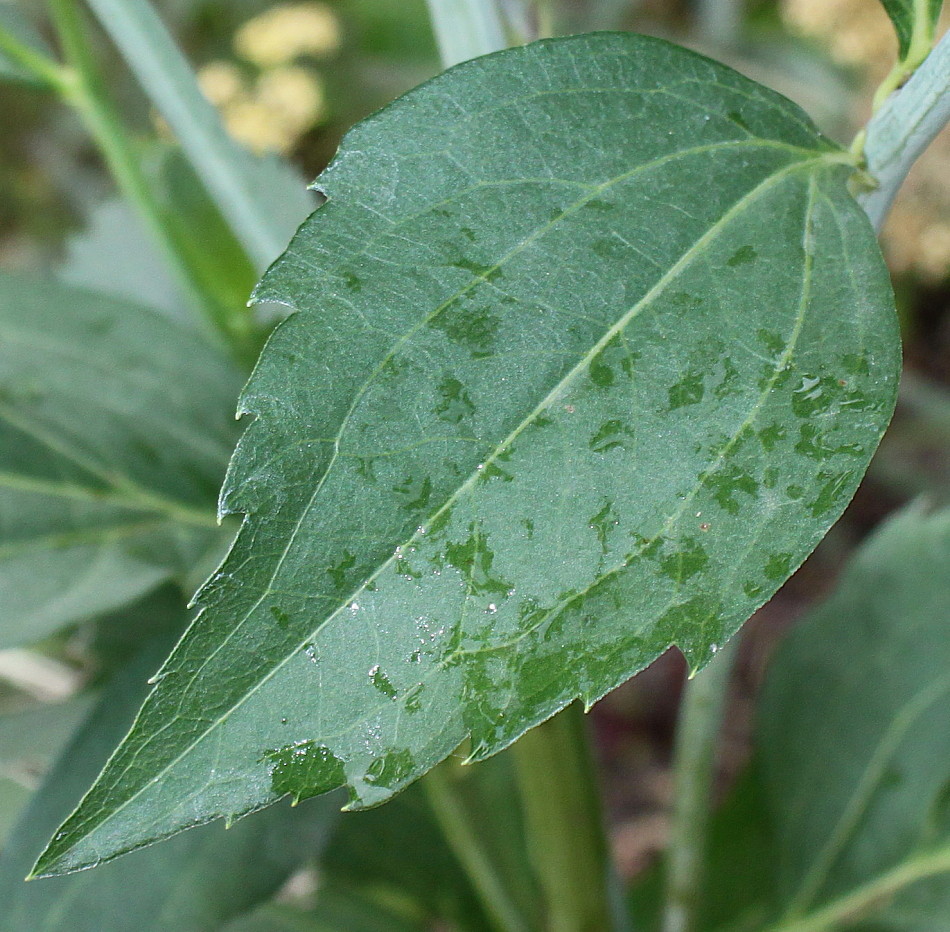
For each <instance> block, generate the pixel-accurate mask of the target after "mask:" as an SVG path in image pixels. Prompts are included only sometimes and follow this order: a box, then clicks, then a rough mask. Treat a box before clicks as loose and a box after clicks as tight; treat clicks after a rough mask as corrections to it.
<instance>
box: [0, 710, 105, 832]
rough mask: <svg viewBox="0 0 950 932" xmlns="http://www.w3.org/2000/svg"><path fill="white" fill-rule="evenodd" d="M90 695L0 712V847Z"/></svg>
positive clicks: (66, 737) (75, 724) (82, 711)
mask: <svg viewBox="0 0 950 932" xmlns="http://www.w3.org/2000/svg"><path fill="white" fill-rule="evenodd" d="M92 701H93V697H92V696H91V695H88V694H86V695H82V696H77V697H75V698H72V699H67V700H64V701H62V702H54V703H49V704H39V705H34V706H31V707H29V708H26V709H22V710H19V711H16V712H11V713H9V714H5V715H0V849H2V848H3V846H4V842H5V839H6V834H7V832H8V831H9V830H10V829H11V828H12V827H13V825H14V824H15V822H16V820H17V819H18V817H19V814H20V812H21V811H22V810H23V809H24V808H25V806H26V805H27V803H28V802H29V800H30V797H31V796H32V795H33V790H34V789H35V788H36V785H37V784H38V783H39V780H40V778H41V777H42V776H43V774H44V773H45V772H46V769H47V767H48V766H49V764H50V761H51V760H52V758H53V757H54V756H55V755H56V754H58V753H59V751H60V750H61V748H62V746H63V745H64V744H65V743H66V741H67V740H68V739H69V737H70V735H71V734H72V733H73V732H74V731H75V730H76V727H77V726H78V725H79V723H80V722H81V721H82V720H83V719H84V718H85V716H86V714H87V713H88V711H89V707H90V705H91V704H92Z"/></svg>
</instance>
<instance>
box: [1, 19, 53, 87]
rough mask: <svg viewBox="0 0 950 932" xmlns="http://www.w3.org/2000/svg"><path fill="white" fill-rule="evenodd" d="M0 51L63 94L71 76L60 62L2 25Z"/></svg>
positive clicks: (42, 82)
mask: <svg viewBox="0 0 950 932" xmlns="http://www.w3.org/2000/svg"><path fill="white" fill-rule="evenodd" d="M0 52H2V53H3V54H4V55H6V56H7V58H9V59H10V60H11V61H12V62H14V63H15V64H17V65H19V66H20V67H21V68H23V70H24V71H26V72H28V73H29V74H30V75H31V76H32V77H33V78H34V79H35V80H36V82H37V83H38V84H39V85H40V86H41V87H44V88H46V89H47V90H52V91H56V92H57V93H59V94H62V93H63V91H64V89H65V87H66V85H67V84H68V82H69V80H70V77H69V73H68V71H67V70H66V69H65V68H63V66H62V65H60V64H59V63H58V62H55V61H53V60H52V59H51V58H49V57H47V56H46V55H44V54H43V53H42V52H38V51H36V49H32V48H30V46H28V45H26V44H25V43H23V42H21V41H20V40H19V39H18V38H17V37H16V36H15V35H13V33H11V32H9V31H8V30H6V29H4V28H3V27H2V26H0Z"/></svg>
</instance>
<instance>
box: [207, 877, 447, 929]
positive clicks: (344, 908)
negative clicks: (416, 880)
mask: <svg viewBox="0 0 950 932" xmlns="http://www.w3.org/2000/svg"><path fill="white" fill-rule="evenodd" d="M430 929H431V926H429V925H426V924H423V923H419V922H413V921H412V920H410V919H407V918H406V917H405V916H402V915H400V913H399V912H398V911H395V910H393V909H392V908H390V907H389V906H387V905H386V904H385V903H380V902H378V901H377V900H374V899H372V898H371V897H367V896H365V895H364V894H363V893H361V892H358V891H354V890H342V889H338V888H336V887H334V888H332V889H330V890H325V891H322V892H321V893H320V901H319V903H318V904H317V906H316V907H315V908H314V909H313V910H307V911H304V910H300V909H293V908H291V907H286V906H275V905H268V906H264V907H262V908H261V909H259V910H256V911H255V912H254V913H252V914H251V915H249V916H245V917H243V918H241V919H237V920H235V921H234V922H232V923H230V924H229V925H228V926H227V927H226V928H225V929H224V932H428V930H430Z"/></svg>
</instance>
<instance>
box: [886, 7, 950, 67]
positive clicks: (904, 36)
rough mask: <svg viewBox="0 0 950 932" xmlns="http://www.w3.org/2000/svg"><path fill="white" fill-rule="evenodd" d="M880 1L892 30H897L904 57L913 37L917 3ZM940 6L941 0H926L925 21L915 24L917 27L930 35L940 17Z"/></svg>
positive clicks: (901, 52)
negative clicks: (889, 20) (889, 19)
mask: <svg viewBox="0 0 950 932" xmlns="http://www.w3.org/2000/svg"><path fill="white" fill-rule="evenodd" d="M881 3H882V5H883V6H884V9H885V10H886V11H887V15H888V16H889V17H890V18H891V22H892V23H893V24H894V30H895V31H896V32H897V42H898V46H899V49H900V57H901V58H905V57H906V56H907V53H908V52H909V51H910V46H911V41H912V40H913V37H914V28H915V23H916V20H917V16H916V15H915V7H917V6H918V3H917V2H916V0H881ZM942 7H943V0H927V3H926V22H925V23H921V24H919V25H917V28H918V29H925V30H926V31H927V33H928V34H931V35H932V34H933V30H934V28H935V27H936V25H937V20H938V19H939V18H940V10H941V8H942Z"/></svg>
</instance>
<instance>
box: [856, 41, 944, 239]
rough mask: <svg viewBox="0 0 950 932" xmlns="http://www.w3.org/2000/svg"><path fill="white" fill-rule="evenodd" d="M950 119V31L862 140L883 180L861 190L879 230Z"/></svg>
mask: <svg viewBox="0 0 950 932" xmlns="http://www.w3.org/2000/svg"><path fill="white" fill-rule="evenodd" d="M947 123H950V33H948V34H947V35H945V36H944V37H943V39H941V41H940V42H939V43H938V44H937V46H936V48H934V50H933V51H932V52H931V53H930V54H929V55H928V56H927V57H926V59H925V60H924V63H923V64H922V65H921V66H920V67H919V68H917V70H916V71H915V72H914V74H913V75H912V76H911V78H910V80H909V81H908V82H907V84H905V85H904V87H903V88H902V89H901V90H900V91H899V92H898V93H897V94H892V95H891V96H890V97H888V99H887V101H886V103H885V104H884V105H883V106H882V107H881V108H880V110H879V111H878V112H877V113H876V114H875V115H874V116H873V117H872V118H871V121H870V123H868V125H867V129H866V130H865V132H864V134H863V136H862V137H859V140H858V141H857V143H858V145H857V147H858V148H861V149H863V152H864V157H865V159H866V161H867V170H868V172H869V173H870V174H871V175H872V177H873V178H874V179H875V180H876V182H877V187H876V188H875V189H874V190H872V191H866V192H862V193H860V194H859V195H858V203H860V204H861V206H862V207H863V208H864V210H865V211H866V213H867V215H868V217H869V218H870V219H871V223H872V224H873V225H874V228H875V229H876V230H880V229H881V227H882V226H883V225H884V221H885V219H886V218H887V214H888V212H889V211H890V208H891V204H892V203H893V201H894V198H895V196H896V195H897V192H898V190H899V188H900V186H901V185H902V184H903V183H904V179H905V178H906V177H907V173H908V172H909V171H910V169H911V166H912V165H913V164H914V162H916V161H917V159H918V158H919V157H920V155H921V154H922V153H923V151H924V150H925V149H926V148H927V147H928V146H929V145H930V143H931V142H933V140H934V139H935V138H936V136H937V134H938V133H939V132H940V131H941V130H942V129H943V128H944V126H946V125H947Z"/></svg>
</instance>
